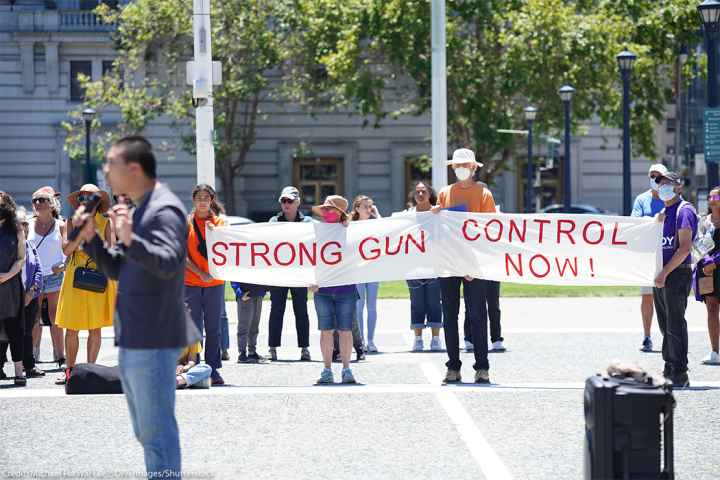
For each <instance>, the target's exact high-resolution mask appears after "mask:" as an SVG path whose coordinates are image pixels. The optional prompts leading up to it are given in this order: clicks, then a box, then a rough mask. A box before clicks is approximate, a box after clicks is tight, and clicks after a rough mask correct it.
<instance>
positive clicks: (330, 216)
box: [323, 210, 340, 223]
mask: <svg viewBox="0 0 720 480" xmlns="http://www.w3.org/2000/svg"><path fill="white" fill-rule="evenodd" d="M323 220H324V221H325V223H337V222H338V221H339V220H340V214H339V213H338V212H336V211H335V210H328V211H326V212H325V213H323Z"/></svg>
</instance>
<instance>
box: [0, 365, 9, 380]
mask: <svg viewBox="0 0 720 480" xmlns="http://www.w3.org/2000/svg"><path fill="white" fill-rule="evenodd" d="M7 378H8V377H7V375H5V371H4V370H3V369H2V367H0V380H7Z"/></svg>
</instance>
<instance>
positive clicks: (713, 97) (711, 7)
mask: <svg viewBox="0 0 720 480" xmlns="http://www.w3.org/2000/svg"><path fill="white" fill-rule="evenodd" d="M697 9H698V13H699V14H700V18H701V19H702V23H703V27H704V28H703V29H704V31H705V45H706V47H705V51H706V52H707V64H708V72H707V73H708V75H707V92H708V96H707V106H708V108H717V107H718V106H719V105H720V96H719V95H718V78H717V77H718V65H717V55H718V52H717V34H718V31H720V2H718V1H717V0H705V1H704V2H702V3H701V4H700V5H698V7H697ZM707 160H708V156H707V154H706V155H705V164H706V166H707V180H708V189H710V188H713V187H715V186H716V185H718V164H717V163H716V162H708V161H707Z"/></svg>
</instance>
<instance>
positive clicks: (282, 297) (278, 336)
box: [268, 186, 312, 362]
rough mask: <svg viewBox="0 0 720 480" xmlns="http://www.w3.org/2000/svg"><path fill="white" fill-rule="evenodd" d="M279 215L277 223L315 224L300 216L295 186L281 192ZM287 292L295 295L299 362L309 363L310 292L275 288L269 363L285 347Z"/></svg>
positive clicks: (271, 300) (294, 305)
mask: <svg viewBox="0 0 720 480" xmlns="http://www.w3.org/2000/svg"><path fill="white" fill-rule="evenodd" d="M278 203H280V212H279V213H278V214H277V215H275V216H274V217H272V218H270V220H269V222H270V223H275V222H312V218H311V217H309V216H305V215H303V214H302V212H300V192H299V191H298V189H297V188H295V187H293V186H288V187H285V188H283V189H282V192H281V193H280V198H278ZM288 291H289V292H290V293H291V294H292V304H293V315H295V330H296V332H297V342H298V347H299V348H300V361H301V362H309V361H310V360H311V358H310V350H308V347H309V346H310V317H308V311H307V301H308V300H307V299H308V291H307V288H300V287H297V288H289V287H272V288H271V289H270V334H269V336H268V344H269V345H268V346H269V347H270V360H272V361H276V360H277V349H278V347H279V346H280V345H281V343H282V328H283V318H284V317H285V305H286V304H287V296H288Z"/></svg>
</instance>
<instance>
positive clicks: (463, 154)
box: [447, 148, 483, 168]
mask: <svg viewBox="0 0 720 480" xmlns="http://www.w3.org/2000/svg"><path fill="white" fill-rule="evenodd" d="M465 163H474V164H475V165H477V166H478V168H480V167H482V166H483V164H482V163H480V162H477V161H475V153H473V151H472V150H470V149H469V148H458V149H457V150H455V151H454V152H453V156H452V160H450V161H448V162H447V164H448V165H462V164H465Z"/></svg>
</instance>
